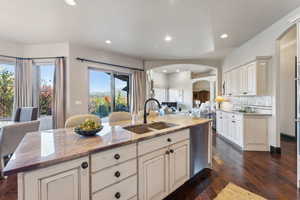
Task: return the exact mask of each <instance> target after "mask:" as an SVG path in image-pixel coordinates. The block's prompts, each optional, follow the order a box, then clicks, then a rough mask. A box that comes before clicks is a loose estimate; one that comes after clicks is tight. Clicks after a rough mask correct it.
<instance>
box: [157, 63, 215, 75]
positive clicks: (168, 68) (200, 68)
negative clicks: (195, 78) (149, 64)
mask: <svg viewBox="0 0 300 200" xmlns="http://www.w3.org/2000/svg"><path fill="white" fill-rule="evenodd" d="M152 70H153V71H154V72H158V73H165V74H171V73H176V72H183V71H190V72H195V73H208V72H213V71H215V69H213V68H212V67H209V66H205V65H195V64H173V65H164V66H161V67H157V68H154V69H152ZM177 70H179V71H177Z"/></svg>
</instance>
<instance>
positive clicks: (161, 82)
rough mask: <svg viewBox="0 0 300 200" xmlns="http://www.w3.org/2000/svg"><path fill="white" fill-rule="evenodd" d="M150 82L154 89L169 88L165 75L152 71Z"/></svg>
mask: <svg viewBox="0 0 300 200" xmlns="http://www.w3.org/2000/svg"><path fill="white" fill-rule="evenodd" d="M152 80H153V87H154V88H165V89H167V88H168V87H169V82H168V76H167V74H164V73H159V72H153V71H152Z"/></svg>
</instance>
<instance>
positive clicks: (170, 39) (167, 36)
mask: <svg viewBox="0 0 300 200" xmlns="http://www.w3.org/2000/svg"><path fill="white" fill-rule="evenodd" d="M172 39H173V38H172V37H171V36H170V35H166V37H165V41H166V42H171V41H172Z"/></svg>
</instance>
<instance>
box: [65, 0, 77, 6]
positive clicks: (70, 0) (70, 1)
mask: <svg viewBox="0 0 300 200" xmlns="http://www.w3.org/2000/svg"><path fill="white" fill-rule="evenodd" d="M65 2H66V4H68V5H69V6H76V4H77V3H76V1H75V0H65Z"/></svg>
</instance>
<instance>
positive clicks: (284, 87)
mask: <svg viewBox="0 0 300 200" xmlns="http://www.w3.org/2000/svg"><path fill="white" fill-rule="evenodd" d="M294 39H295V40H296V38H294ZM295 40H294V41H293V42H292V43H290V44H289V46H283V45H284V44H282V43H281V47H282V48H281V50H280V110H279V111H280V133H284V134H287V135H290V136H295V123H294V121H295V81H294V77H295V57H296V53H297V45H296V41H295Z"/></svg>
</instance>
